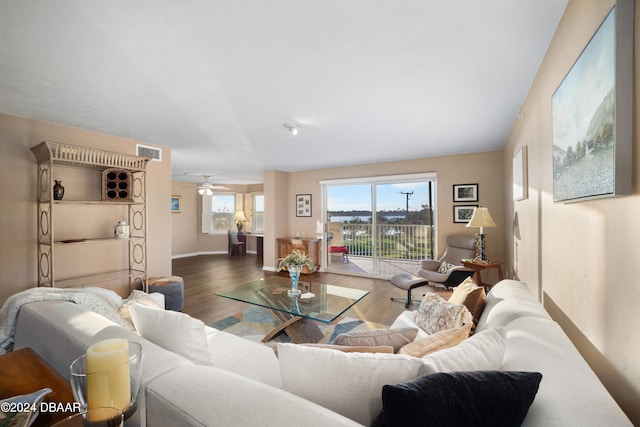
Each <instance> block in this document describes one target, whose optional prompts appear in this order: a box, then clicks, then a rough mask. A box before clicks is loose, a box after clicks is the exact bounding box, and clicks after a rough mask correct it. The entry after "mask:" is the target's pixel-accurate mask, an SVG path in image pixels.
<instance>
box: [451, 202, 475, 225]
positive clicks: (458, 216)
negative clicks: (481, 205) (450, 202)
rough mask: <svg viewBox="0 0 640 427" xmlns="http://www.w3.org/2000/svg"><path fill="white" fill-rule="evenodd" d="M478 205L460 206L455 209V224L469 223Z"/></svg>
mask: <svg viewBox="0 0 640 427" xmlns="http://www.w3.org/2000/svg"><path fill="white" fill-rule="evenodd" d="M477 207H478V205H460V206H454V207H453V222H454V223H463V224H464V223H468V222H469V221H471V217H472V216H473V213H474V212H475V210H476V208H477Z"/></svg>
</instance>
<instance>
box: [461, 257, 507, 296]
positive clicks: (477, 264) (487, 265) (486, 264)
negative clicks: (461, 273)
mask: <svg viewBox="0 0 640 427" xmlns="http://www.w3.org/2000/svg"><path fill="white" fill-rule="evenodd" d="M460 262H461V263H462V265H464V266H465V267H466V268H470V269H472V270H475V271H476V278H477V280H478V285H479V286H482V287H484V290H485V291H487V292H489V290H490V289H491V286H492V285H490V284H488V283H483V282H482V276H481V275H480V272H481V271H482V270H489V269H492V268H495V269H497V270H498V278H499V279H500V280H502V279H504V275H503V273H502V263H501V262H496V261H469V260H465V259H461V260H460Z"/></svg>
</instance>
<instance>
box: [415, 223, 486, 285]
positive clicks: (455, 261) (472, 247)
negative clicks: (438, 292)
mask: <svg viewBox="0 0 640 427" xmlns="http://www.w3.org/2000/svg"><path fill="white" fill-rule="evenodd" d="M445 243H446V244H447V248H446V249H445V251H444V254H443V255H442V257H441V258H440V259H439V260H438V261H435V260H429V259H427V260H424V261H422V268H421V269H420V270H418V276H420V277H422V278H425V279H427V281H429V284H431V285H436V284H439V285H441V286H444V287H445V288H446V289H449V288H452V287H455V286H458V285H459V284H460V283H462V282H463V281H464V280H465V279H466V278H467V277H471V276H473V274H474V273H475V270H472V269H470V268H465V267H464V266H463V265H462V263H461V262H460V260H461V259H473V258H475V256H476V238H475V236H455V235H452V236H447V237H446V239H445Z"/></svg>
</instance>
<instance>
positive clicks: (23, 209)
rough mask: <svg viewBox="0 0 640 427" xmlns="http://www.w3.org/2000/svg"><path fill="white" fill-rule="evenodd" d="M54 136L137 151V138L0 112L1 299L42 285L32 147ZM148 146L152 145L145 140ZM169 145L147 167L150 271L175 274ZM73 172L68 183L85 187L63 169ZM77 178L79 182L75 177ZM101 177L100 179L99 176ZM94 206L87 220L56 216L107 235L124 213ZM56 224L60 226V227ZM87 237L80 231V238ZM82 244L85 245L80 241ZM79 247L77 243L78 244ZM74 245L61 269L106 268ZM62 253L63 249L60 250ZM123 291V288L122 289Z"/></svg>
mask: <svg viewBox="0 0 640 427" xmlns="http://www.w3.org/2000/svg"><path fill="white" fill-rule="evenodd" d="M44 140H51V141H58V142H64V143H69V144H74V145H83V146H88V147H97V148H103V149H107V150H112V151H122V152H126V153H131V154H134V153H135V144H136V142H135V141H132V140H129V139H125V138H118V137H115V136H110V135H105V134H100V133H96V132H89V131H85V130H81V129H75V128H70V127H66V126H60V125H55V124H51V123H45V122H40V121H35V120H28V119H24V118H19V117H14V116H9V115H4V114H0V179H1V181H0V182H2V183H3V194H2V197H1V198H0V241H1V243H2V244H1V245H0V251H1V252H0V272H2V282H1V283H0V303H3V302H4V301H5V300H6V299H7V298H8V297H9V296H10V295H12V294H14V293H16V292H18V291H22V290H25V289H28V288H30V287H33V286H35V285H36V284H37V264H36V262H37V247H36V238H37V237H36V230H37V227H36V175H37V172H36V163H35V158H34V156H33V154H32V153H31V151H30V148H31V147H32V146H34V145H36V144H38V143H40V142H41V141H44ZM144 144H145V145H150V144H148V143H144ZM162 149H163V153H162V154H163V161H162V162H150V163H149V166H148V169H147V171H148V172H147V196H148V200H147V217H148V241H147V257H148V271H149V275H151V276H154V275H157V276H160V275H162V276H165V275H169V274H171V247H170V244H171V237H170V236H171V233H170V213H169V196H170V184H171V152H170V150H169V149H168V148H166V147H162ZM60 171H61V173H62V174H66V175H64V176H67V177H68V179H67V178H65V179H64V180H63V185H64V186H65V187H66V188H67V191H73V188H74V185H77V186H80V185H82V182H78V178H77V177H75V178H74V177H73V174H69V172H68V171H66V172H65V171H64V169H62V168H60ZM74 180H75V181H74ZM98 182H99V181H98ZM109 209H111V208H106V209H105V211H104V212H103V211H102V210H96V209H89V212H88V213H87V214H86V215H85V216H84V218H85V220H84V221H78V220H77V219H74V220H71V221H65V218H64V216H63V215H57V216H56V222H57V223H58V224H57V227H60V229H61V230H69V231H68V232H69V233H75V232H79V231H78V230H81V229H82V227H87V224H89V223H91V224H98V225H99V226H102V227H104V228H105V233H106V235H107V236H108V235H110V234H111V233H113V226H114V225H115V223H116V222H117V221H118V220H121V219H126V217H125V218H122V217H121V216H122V214H121V213H118V212H116V213H114V212H111V211H109ZM57 227H56V229H57V230H58V228H57ZM80 237H81V236H78V238H80ZM105 245H106V246H105V248H106V249H107V250H109V245H111V243H106V244H105ZM78 248H80V246H78ZM76 249H77V248H76ZM76 249H72V251H73V253H72V254H71V255H69V254H67V255H68V256H66V257H62V256H60V257H59V258H58V257H56V269H57V271H58V272H59V273H60V275H61V276H64V275H65V273H67V272H68V271H72V269H76V268H78V267H79V266H80V267H81V266H85V267H86V266H91V267H93V266H96V267H97V268H100V267H101V266H102V265H104V263H105V262H106V261H105V260H104V259H102V258H100V257H96V256H95V255H91V252H90V251H82V250H76ZM58 253H60V251H58ZM118 291H119V292H120V293H123V292H124V291H121V290H120V289H118Z"/></svg>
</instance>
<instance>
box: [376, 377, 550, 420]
mask: <svg viewBox="0 0 640 427" xmlns="http://www.w3.org/2000/svg"><path fill="white" fill-rule="evenodd" d="M541 380H542V374H540V373H538V372H513V371H512V372H503V371H473V372H449V373H443V372H440V373H435V374H430V375H426V376H424V377H421V378H418V379H416V380H413V381H411V382H408V383H404V384H397V385H385V386H384V387H383V388H382V403H383V409H382V413H381V416H380V418H379V419H378V421H381V424H380V423H378V424H377V425H382V426H384V427H396V426H398V427H406V426H412V425H419V426H447V427H452V426H464V427H471V426H491V427H499V426H520V425H521V424H522V422H523V420H524V418H525V417H526V416H527V412H528V411H529V407H530V406H531V404H532V403H533V399H534V398H535V396H536V393H537V392H538V387H539V385H540V381H541Z"/></svg>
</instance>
